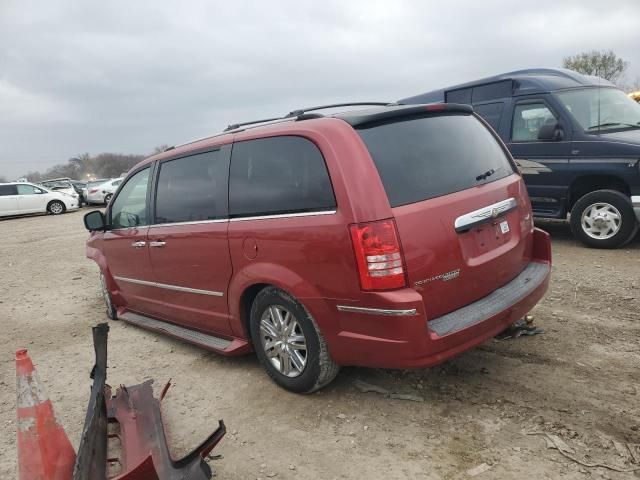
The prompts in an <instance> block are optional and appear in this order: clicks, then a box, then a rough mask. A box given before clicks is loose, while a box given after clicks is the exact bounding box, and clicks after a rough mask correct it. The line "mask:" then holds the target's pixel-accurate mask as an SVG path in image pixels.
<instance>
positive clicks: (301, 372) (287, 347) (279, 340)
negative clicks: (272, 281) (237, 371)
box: [250, 287, 340, 393]
mask: <svg viewBox="0 0 640 480" xmlns="http://www.w3.org/2000/svg"><path fill="white" fill-rule="evenodd" d="M250 330H251V339H252V341H253V348H254V350H255V351H256V355H257V356H258V360H260V363H261V364H262V366H263V367H264V368H265V370H266V371H267V373H268V374H269V376H270V377H271V378H272V379H273V380H274V381H275V382H276V383H277V384H278V385H280V386H281V387H284V388H285V389H287V390H290V391H292V392H296V393H311V392H314V391H316V390H318V389H320V388H322V387H324V386H325V385H327V384H328V383H330V382H331V381H332V380H333V379H334V378H335V377H336V375H337V374H338V371H339V369H340V367H339V366H338V365H337V364H336V363H335V362H334V361H333V360H332V359H331V356H330V355H329V350H328V349H327V344H326V342H325V340H324V338H323V336H322V334H321V333H320V330H319V329H318V326H317V325H316V322H315V320H314V319H313V317H311V315H310V314H309V312H308V311H307V310H306V308H304V306H302V305H301V304H300V303H299V302H298V301H297V300H296V299H295V298H293V297H292V296H290V295H289V294H288V293H286V292H284V291H282V290H280V289H278V288H276V287H267V288H265V289H263V290H262V291H261V292H260V293H258V295H257V296H256V298H255V300H254V301H253V305H252V306H251V316H250Z"/></svg>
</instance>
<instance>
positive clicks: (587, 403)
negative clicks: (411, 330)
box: [0, 212, 640, 479]
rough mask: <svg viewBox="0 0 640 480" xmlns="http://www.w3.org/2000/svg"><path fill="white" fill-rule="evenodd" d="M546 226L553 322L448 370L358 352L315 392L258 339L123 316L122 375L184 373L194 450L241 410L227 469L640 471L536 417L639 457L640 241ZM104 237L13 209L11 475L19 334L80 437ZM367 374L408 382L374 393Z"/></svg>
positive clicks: (4, 332) (377, 474) (308, 473)
mask: <svg viewBox="0 0 640 480" xmlns="http://www.w3.org/2000/svg"><path fill="white" fill-rule="evenodd" d="M541 226H542V228H545V229H547V230H548V231H549V232H550V233H551V234H552V237H553V254H554V269H553V280H552V284H551V287H550V289H549V292H548V294H547V297H546V298H545V299H544V301H543V302H542V303H541V304H540V305H538V307H537V308H536V309H535V311H534V312H533V313H534V315H535V317H536V324H538V325H539V326H540V327H542V328H544V329H545V331H546V332H545V334H543V335H538V336H532V337H520V338H518V339H515V340H504V341H497V340H494V341H491V342H488V343H486V344H485V345H483V346H481V347H479V348H476V349H475V350H472V351H470V352H468V353H466V354H464V355H462V356H461V357H459V358H457V359H455V360H453V361H450V362H448V363H446V364H444V365H442V366H439V367H436V368H432V369H423V370H406V371H397V370H396V371H394V370H373V369H363V368H344V369H343V370H342V372H341V374H340V375H339V376H338V378H337V379H336V381H335V382H334V383H333V384H332V385H330V386H329V387H328V388H326V389H325V390H323V391H321V392H319V393H317V394H314V395H311V396H298V395H294V394H291V393H288V392H286V391H284V390H282V389H280V388H278V387H276V386H275V384H273V383H272V382H271V381H270V380H269V379H268V377H267V376H266V374H265V373H263V371H262V370H261V368H260V367H259V365H258V363H257V361H256V359H255V357H254V356H252V355H251V356H247V357H242V358H224V357H220V356H218V355H215V354H212V353H209V352H207V351H204V350H202V349H199V348H196V347H193V346H190V345H188V344H185V343H182V342H180V341H177V340H172V339H170V338H167V337H163V336H161V335H158V334H154V333H150V332H146V331H144V330H141V329H139V328H136V327H133V326H131V325H127V324H125V323H121V322H112V323H111V331H110V337H109V383H110V384H111V385H119V384H135V383H139V382H141V381H142V380H144V379H147V378H154V379H156V381H157V386H156V390H159V388H160V387H161V385H162V384H164V382H165V381H166V380H168V379H169V378H172V379H173V381H174V382H175V385H174V386H173V388H172V389H171V390H170V391H169V393H168V395H167V398H166V400H165V403H164V412H165V416H166V421H167V428H168V431H169V436H170V439H171V442H172V445H173V449H174V451H175V452H176V454H178V453H179V452H184V451H185V450H187V449H188V448H189V447H193V446H195V445H196V444H197V443H198V442H199V441H200V440H201V439H202V438H204V437H205V436H206V435H207V434H208V433H209V432H210V430H212V429H213V428H214V426H215V424H216V420H217V419H218V418H223V419H224V420H225V422H226V424H227V426H228V431H229V433H228V435H227V437H225V439H224V440H223V441H222V443H221V444H220V446H219V447H218V448H217V449H216V450H215V453H218V454H221V455H222V458H221V459H218V460H214V461H212V463H213V466H214V468H215V469H216V471H217V474H218V478H223V479H256V478H273V477H275V478H279V479H289V478H297V479H316V478H327V479H332V478H336V479H338V478H383V477H384V478H390V479H391V478H422V479H458V478H492V479H522V478H532V479H558V478H566V479H573V478H589V479H591V478H596V479H597V478H611V479H622V478H640V472H637V473H635V474H634V473H619V472H616V471H613V470H608V469H606V468H602V467H586V466H582V465H580V464H578V463H576V462H574V461H572V460H570V459H568V458H566V457H564V456H563V455H561V454H560V452H559V451H558V450H557V449H551V448H548V446H547V443H546V441H545V438H544V437H542V436H538V435H527V434H526V433H528V432H547V433H550V434H555V435H558V436H559V438H561V439H562V440H563V441H565V442H566V443H567V444H568V445H569V446H570V447H571V448H573V449H575V455H574V456H575V457H576V458H578V459H581V460H585V459H587V461H588V462H589V461H591V462H606V463H609V464H611V465H617V466H620V467H627V468H628V467H629V466H632V465H633V464H632V463H631V462H632V457H631V453H629V451H628V450H623V449H622V447H623V446H624V445H625V444H627V443H628V444H640V386H639V385H638V380H639V377H640V373H639V372H640V368H639V367H640V344H639V341H638V339H639V335H638V334H639V333H640V313H639V312H640V241H639V240H638V239H636V240H635V241H634V242H633V243H632V244H630V245H628V246H627V247H626V248H625V249H622V250H617V251H598V250H589V249H586V248H583V247H581V246H580V245H578V244H577V243H576V242H575V241H574V240H573V239H572V238H571V235H570V232H569V228H568V225H567V224H566V223H565V222H544V223H541ZM86 237H87V233H86V232H85V231H84V228H83V227H82V213H81V212H74V213H69V214H65V215H62V216H58V217H53V216H37V217H29V218H18V219H7V220H1V221H0V272H1V273H2V276H1V279H2V281H1V282H0V318H1V319H2V322H3V325H2V329H1V330H0V332H1V333H0V427H1V428H2V430H1V431H0V433H1V435H0V451H1V452H2V453H1V457H0V478H2V479H10V478H15V471H16V447H15V389H14V375H15V373H14V372H15V370H14V368H15V367H14V351H15V349H16V348H18V347H22V346H25V347H27V348H28V349H29V351H30V354H31V356H32V358H33V360H34V362H35V364H36V366H37V368H38V371H39V374H40V377H41V379H42V380H43V383H45V386H46V389H47V391H48V393H49V396H50V398H51V399H52V401H53V403H54V406H55V409H56V413H57V415H58V418H59V420H60V421H61V423H62V424H63V425H64V427H65V429H66V431H67V433H68V434H69V437H70V438H71V441H72V443H73V444H74V446H76V447H77V443H78V439H79V434H80V431H81V428H82V423H83V420H84V414H85V408H86V405H87V401H88V396H89V388H90V380H89V371H90V369H91V366H92V365H93V348H92V345H91V331H90V326H92V325H94V324H96V323H98V322H101V321H105V320H106V317H105V315H104V313H103V306H102V299H101V296H100V293H99V288H98V276H97V267H96V266H95V265H94V264H93V263H92V262H90V261H89V260H87V259H86V258H85V257H84V241H85V239H86ZM361 382H366V383H367V384H372V385H375V386H377V387H380V388H381V389H385V390H386V391H388V392H390V393H395V394H403V395H407V397H403V398H405V399H400V398H390V397H389V396H385V395H384V394H381V393H375V392H367V393H364V392H362V391H361V389H362V383H361ZM359 387H360V388H359ZM407 398H408V399H411V400H407ZM412 400H413V401H412ZM417 400H419V401H417ZM631 448H632V449H633V448H634V447H633V445H632V446H631ZM637 453H638V454H640V452H637ZM585 455H587V457H585ZM476 467H478V468H476ZM482 470H487V471H485V472H484V473H477V472H479V471H482Z"/></svg>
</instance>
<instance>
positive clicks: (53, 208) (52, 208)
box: [47, 200, 67, 215]
mask: <svg viewBox="0 0 640 480" xmlns="http://www.w3.org/2000/svg"><path fill="white" fill-rule="evenodd" d="M66 209H67V207H65V206H64V203H62V202H61V201H60V200H53V201H51V202H49V205H47V211H48V212H49V213H51V214H52V215H60V214H61V213H64V212H65V210H66Z"/></svg>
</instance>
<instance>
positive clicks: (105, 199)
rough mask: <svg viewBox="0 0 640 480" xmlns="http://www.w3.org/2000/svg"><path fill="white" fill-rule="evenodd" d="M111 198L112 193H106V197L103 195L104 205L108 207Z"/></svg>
mask: <svg viewBox="0 0 640 480" xmlns="http://www.w3.org/2000/svg"><path fill="white" fill-rule="evenodd" d="M111 197H113V194H112V193H108V194H107V195H105V197H104V204H105V205H109V202H110V201H111Z"/></svg>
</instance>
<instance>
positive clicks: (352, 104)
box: [285, 102, 391, 118]
mask: <svg viewBox="0 0 640 480" xmlns="http://www.w3.org/2000/svg"><path fill="white" fill-rule="evenodd" d="M390 104H391V103H390V102H349V103H332V104H330V105H319V106H317V107H308V108H300V109H298V110H292V111H291V112H289V113H287V115H286V117H285V118H287V117H289V118H290V117H297V116H298V115H302V114H303V113H306V112H312V111H314V110H325V109H327V108H337V107H357V106H367V105H377V106H381V107H385V106H387V105H390Z"/></svg>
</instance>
